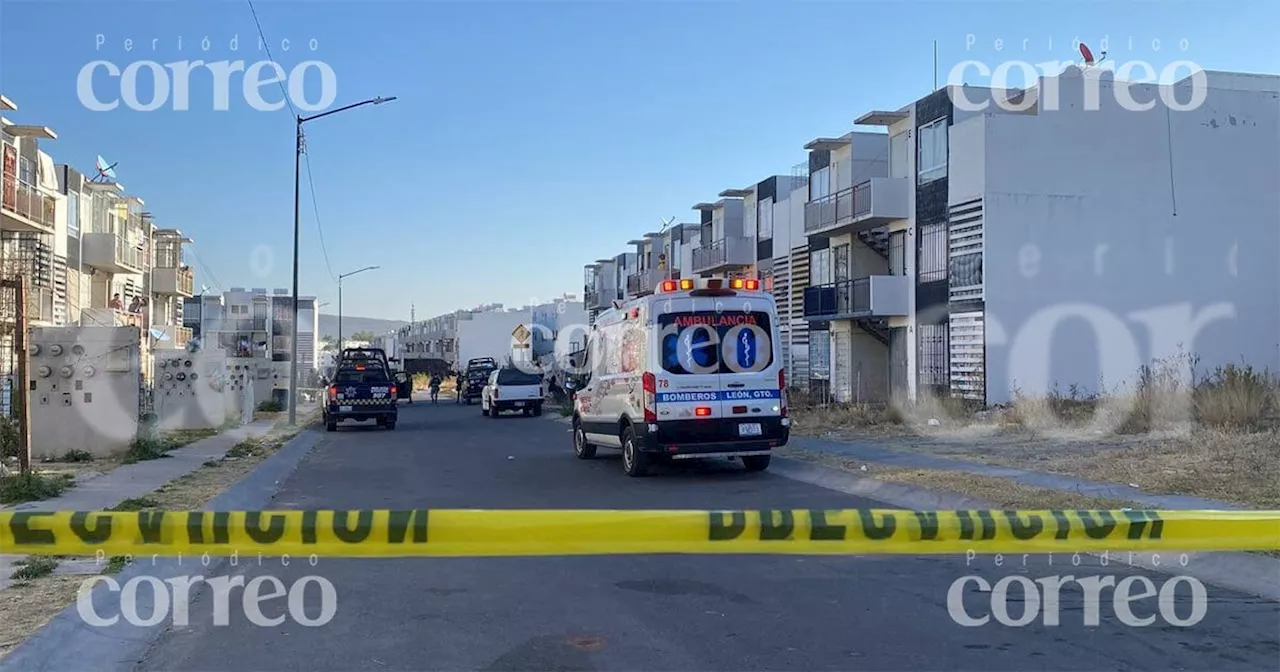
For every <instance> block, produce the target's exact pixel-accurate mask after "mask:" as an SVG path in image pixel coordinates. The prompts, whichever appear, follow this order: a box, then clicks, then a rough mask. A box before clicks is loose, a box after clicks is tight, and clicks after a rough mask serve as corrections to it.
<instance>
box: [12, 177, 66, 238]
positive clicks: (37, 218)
mask: <svg viewBox="0 0 1280 672" xmlns="http://www.w3.org/2000/svg"><path fill="white" fill-rule="evenodd" d="M57 212H58V202H57V200H55V199H54V198H53V197H52V196H46V195H45V194H42V193H40V190H39V189H37V188H35V187H33V186H31V185H29V184H22V183H20V182H18V181H17V180H15V179H14V178H13V177H12V176H11V175H10V176H6V177H5V178H4V188H3V189H0V229H4V230H6V231H27V232H34V233H53V231H54V220H55V219H56V217H57Z"/></svg>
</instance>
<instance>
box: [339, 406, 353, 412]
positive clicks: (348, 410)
mask: <svg viewBox="0 0 1280 672" xmlns="http://www.w3.org/2000/svg"><path fill="white" fill-rule="evenodd" d="M338 412H339V413H350V412H351V407H350V406H339V407H338Z"/></svg>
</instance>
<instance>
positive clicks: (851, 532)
mask: <svg viewBox="0 0 1280 672" xmlns="http://www.w3.org/2000/svg"><path fill="white" fill-rule="evenodd" d="M1157 549H1163V550H1170V551H1213V550H1266V549H1280V511H1095V510H1066V511H1059V510H1054V511H986V510H968V511H904V510H887V509H836V510H819V509H781V510H760V511H482V510H457V509H431V510H428V509H417V510H408V511H387V510H378V511H372V510H361V511H248V512H246V511H233V512H218V513H214V512H186V511H180V512H171V511H140V512H128V513H121V512H96V511H93V512H88V511H79V512H70V511H59V512H30V511H18V512H13V511H8V512H0V554H47V555H95V554H98V553H103V554H105V555H108V556H115V555H132V556H146V555H159V556H176V555H203V554H206V553H207V554H209V555H213V556H227V555H232V554H257V553H262V554H266V555H283V554H290V555H317V556H328V557H369V556H375V557H403V556H533V555H612V554H637V553H695V554H718V553H730V554H733V553H736V554H755V553H773V554H792V555H814V554H823V555H860V554H883V553H900V554H910V555H916V554H931V553H964V552H966V551H969V550H972V551H975V552H978V553H1011V552H1017V553H1036V552H1040V553H1052V552H1063V551H1071V552H1076V551H1103V550H1114V551H1120V550H1157Z"/></svg>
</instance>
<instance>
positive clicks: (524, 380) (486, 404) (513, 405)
mask: <svg viewBox="0 0 1280 672" xmlns="http://www.w3.org/2000/svg"><path fill="white" fill-rule="evenodd" d="M542 401H543V390H542V376H540V375H538V374H536V373H528V372H525V371H521V370H520V369H517V368H514V367H507V368H503V369H498V370H497V371H494V372H493V373H491V374H489V382H488V383H487V384H486V385H485V386H484V389H483V390H482V391H481V393H480V412H481V413H483V414H484V415H486V416H488V417H491V418H496V417H498V414H499V413H502V412H503V411H520V412H522V413H524V414H525V415H542Z"/></svg>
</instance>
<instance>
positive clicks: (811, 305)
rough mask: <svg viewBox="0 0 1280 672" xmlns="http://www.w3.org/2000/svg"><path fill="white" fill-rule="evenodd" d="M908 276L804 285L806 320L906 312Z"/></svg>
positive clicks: (842, 318) (874, 276) (908, 288)
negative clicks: (812, 285)
mask: <svg viewBox="0 0 1280 672" xmlns="http://www.w3.org/2000/svg"><path fill="white" fill-rule="evenodd" d="M910 291H911V279H910V278H908V277H907V276H905V275H872V276H869V277H865V278H857V279H855V280H841V281H840V282H833V283H831V284H827V285H818V286H815V287H806V288H805V290H804V318H805V319H806V320H855V319H861V318H864V317H893V316H904V315H906V314H907V308H908V301H907V300H908V296H909V293H910Z"/></svg>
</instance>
